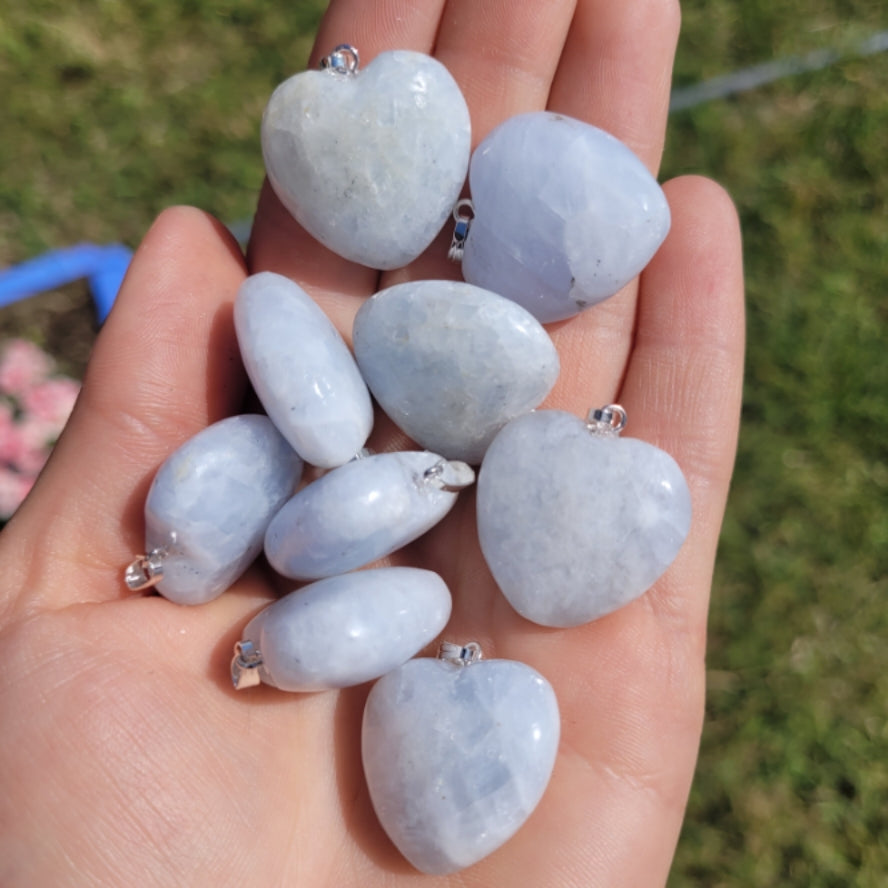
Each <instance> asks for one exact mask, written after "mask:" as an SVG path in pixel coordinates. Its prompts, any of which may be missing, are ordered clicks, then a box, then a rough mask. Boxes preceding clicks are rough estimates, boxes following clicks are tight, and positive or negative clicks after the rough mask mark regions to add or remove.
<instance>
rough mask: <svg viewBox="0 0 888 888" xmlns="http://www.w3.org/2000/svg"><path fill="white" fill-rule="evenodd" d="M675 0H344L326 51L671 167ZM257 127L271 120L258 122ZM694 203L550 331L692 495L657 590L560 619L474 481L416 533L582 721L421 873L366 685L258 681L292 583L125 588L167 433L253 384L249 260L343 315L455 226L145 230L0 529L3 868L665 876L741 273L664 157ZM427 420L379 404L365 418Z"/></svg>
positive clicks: (735, 412)
mask: <svg viewBox="0 0 888 888" xmlns="http://www.w3.org/2000/svg"><path fill="white" fill-rule="evenodd" d="M678 27H679V11H678V6H677V3H676V2H673V0H623V2H619V3H614V2H612V0H576V2H574V0H533V2H529V0H508V2H507V0H446V2H444V0H373V2H370V0H334V2H333V3H332V4H331V6H330V9H329V11H328V13H327V16H326V18H325V19H324V22H323V24H322V26H321V29H320V33H319V37H318V43H317V47H318V49H317V50H316V52H315V57H314V59H313V63H315V62H317V60H318V59H319V58H320V56H321V55H323V54H324V53H325V52H328V51H329V50H330V49H331V48H332V47H333V46H335V45H336V44H338V43H342V42H351V43H354V44H356V45H357V46H358V47H359V48H360V51H361V57H362V60H363V61H364V63H365V64H366V63H367V62H369V60H370V59H372V58H373V57H374V56H375V55H376V54H377V53H379V52H381V51H383V50H386V49H391V48H410V49H416V50H422V51H426V52H432V53H434V55H436V56H437V57H438V58H439V59H440V60H441V61H442V62H444V63H445V64H446V65H447V67H448V68H449V69H450V71H451V72H452V73H453V75H454V77H455V78H456V80H457V81H458V82H459V84H460V85H461V87H462V88H463V90H464V91H465V94H466V97H467V100H468V102H469V106H470V108H471V113H472V119H473V126H474V138H475V140H476V142H477V141H478V140H480V139H481V138H483V136H484V135H485V134H486V133H487V132H488V131H489V130H490V128H491V127H493V126H494V125H495V124H496V123H498V122H499V121H501V120H503V119H504V118H506V117H507V116H509V115H512V114H515V113H517V112H522V111H527V110H531V109H540V108H550V109H553V110H556V111H559V112H562V113H565V114H569V115H572V116H575V117H579V118H582V119H585V120H588V121H590V122H592V123H595V124H596V125H599V126H602V127H604V128H606V129H608V130H610V131H611V132H613V133H614V134H615V135H617V136H618V137H620V138H622V139H623V140H624V141H626V142H627V143H628V144H629V145H630V146H631V147H632V148H633V149H634V150H635V151H636V152H637V153H638V154H639V155H640V156H641V157H642V158H643V159H644V161H645V162H646V163H647V164H648V165H649V167H650V168H651V169H652V170H656V168H657V165H658V162H659V158H660V153H661V149H662V144H663V138H664V131H665V122H666V114H667V101H668V89H669V82H670V74H671V66H672V58H673V52H674V48H675V42H676V37H677V33H678ZM257 150H258V149H257ZM665 189H666V193H667V195H668V198H669V201H670V204H671V209H672V216H673V227H672V231H671V233H670V235H669V237H668V239H667V241H666V243H665V244H664V246H663V247H662V249H661V250H660V251H659V253H658V254H657V256H656V257H655V258H654V260H653V261H652V262H651V264H650V266H649V267H648V268H647V269H646V270H645V272H644V273H643V274H642V276H641V278H640V281H639V282H637V283H636V284H635V285H632V286H630V287H627V288H626V289H625V290H624V291H623V292H621V293H620V294H618V295H617V296H615V297H613V298H612V299H610V300H608V301H606V302H605V303H603V304H601V305H599V306H596V307H595V308H593V309H591V310H589V311H587V312H586V313H585V314H583V315H582V316H580V317H578V318H576V319H574V320H572V321H569V322H565V323H562V324H560V325H558V326H556V327H555V328H553V329H552V330H551V332H552V334H553V338H554V339H555V342H556V344H557V346H558V349H559V352H560V354H561V360H562V374H561V378H560V380H559V382H558V385H557V387H556V389H555V391H554V392H553V393H552V395H551V397H550V398H549V400H548V402H547V404H546V405H545V406H549V407H557V408H560V409H565V410H569V411H571V412H573V413H575V414H577V415H585V412H586V411H587V410H588V409H589V407H592V406H600V405H602V404H607V403H612V402H615V401H618V402H620V403H621V404H623V405H624V406H625V407H626V409H627V411H628V414H629V427H628V430H627V434H630V435H632V436H635V437H639V438H643V439H645V440H647V441H650V442H652V443H654V444H656V445H658V446H660V447H662V448H664V449H665V450H668V451H669V452H670V453H671V454H673V456H675V458H676V459H677V461H678V463H679V464H680V465H681V467H682V469H683V471H684V473H685V475H686V476H687V479H688V482H689V485H690V489H691V492H692V497H693V506H694V519H693V525H692V528H691V532H690V535H689V537H688V540H687V542H686V544H685V546H684V547H683V549H682V550H681V552H680V554H679V556H678V558H677V560H676V561H675V563H674V564H673V566H672V567H671V568H670V570H669V571H668V572H667V573H666V575H665V576H664V577H663V578H662V580H661V581H660V582H659V583H657V585H656V587H655V588H653V589H652V590H650V591H649V592H648V593H647V594H645V595H644V596H642V597H641V598H640V599H639V600H637V601H636V602H634V603H633V604H631V605H630V606H628V607H626V608H624V609H623V610H621V611H619V612H617V613H615V614H612V615H611V616H608V617H606V618H604V619H602V620H599V621H598V622H596V623H592V624H590V625H587V626H583V627H579V628H575V629H568V630H547V629H542V628H540V627H538V626H534V625H532V624H530V623H528V622H526V621H524V620H522V619H521V618H520V617H518V616H517V615H516V614H515V613H514V612H513V611H512V610H511V609H510V607H509V606H508V605H507V604H506V602H505V600H504V599H503V597H502V596H501V595H500V594H499V593H498V592H497V590H496V588H495V586H494V584H493V582H492V580H491V578H490V576H489V574H488V571H487V569H486V567H485V565H484V562H483V560H482V558H481V555H480V552H479V549H478V545H477V542H476V535H475V528H474V520H473V498H472V497H471V496H463V498H462V500H461V502H460V504H459V505H458V507H457V509H455V510H454V512H452V513H451V515H450V516H448V519H447V520H446V521H445V522H444V523H443V524H442V525H440V526H439V527H438V528H437V529H436V530H435V531H434V532H433V533H430V534H429V535H427V536H426V537H425V538H423V540H421V541H420V542H419V543H417V544H415V545H414V546H413V547H411V548H410V549H409V550H407V551H405V552H404V553H402V554H401V555H400V556H399V558H398V560H397V563H406V564H414V565H418V566H424V567H429V568H432V569H435V570H438V571H439V572H440V573H441V574H442V575H443V576H444V578H445V580H446V581H447V583H448V585H449V586H450V587H451V589H452V591H453V594H454V603H455V608H454V618H453V621H452V623H451V625H450V627H449V629H448V632H447V637H448V638H450V639H453V640H458V641H467V640H469V639H476V640H478V641H480V642H481V644H482V645H483V646H484V649H485V654H486V656H487V657H507V658H512V659H517V660H522V661H524V662H526V663H528V664H530V665H531V666H533V667H534V668H536V669H538V670H539V671H540V672H542V673H543V674H544V675H546V677H547V678H548V679H549V680H550V681H551V683H552V685H553V686H554V688H555V691H556V693H557V695H558V698H559V701H560V705H561V711H562V718H563V726H562V741H561V746H560V750H559V755H558V760H557V763H556V766H555V771H554V775H553V778H552V782H551V784H550V786H549V789H548V791H547V793H546V795H545V797H544V798H543V801H542V802H541V804H540V806H539V808H538V809H537V810H536V812H535V813H534V814H533V815H532V817H531V818H530V820H529V821H528V822H527V824H525V826H524V827H523V828H522V829H521V831H520V832H519V833H518V834H517V835H516V836H515V838H513V839H512V840H511V841H510V842H509V843H507V844H506V845H505V846H504V847H502V848H501V849H499V850H498V851H497V852H495V853H494V854H493V855H491V856H490V857H489V858H487V859H486V860H484V861H482V862H481V863H479V864H477V865H476V866H474V867H471V868H470V869H468V870H465V871H463V872H461V873H458V874H456V875H454V876H451V877H446V878H445V877H442V878H433V877H428V876H420V875H418V874H417V873H416V872H415V871H413V870H412V869H411V868H410V867H409V866H408V865H407V864H406V863H405V862H404V861H403V860H402V858H401V857H400V855H399V854H398V853H397V851H396V850H395V849H394V847H393V846H392V845H391V843H390V842H389V841H388V839H387V838H386V836H385V835H384V833H383V832H382V830H381V829H380V827H379V826H378V824H377V822H376V820H375V817H374V815H373V812H372V809H371V806H370V801H369V797H368V794H367V790H366V788H365V786H364V783H363V778H362V774H361V767H360V751H359V743H360V720H361V712H362V705H363V702H364V699H365V697H366V694H367V687H360V688H354V689H349V690H346V691H342V692H328V693H320V694H309V695H286V694H283V693H280V692H277V691H275V690H273V689H269V688H257V689H253V690H251V691H250V692H248V694H246V695H245V694H244V693H243V692H241V693H240V694H236V693H235V692H234V691H233V690H232V689H231V688H230V684H229V680H228V675H227V668H228V660H229V658H230V652H231V648H232V644H233V642H234V641H235V640H236V639H237V638H238V637H239V632H240V629H241V628H242V627H243V626H244V625H245V624H246V622H247V621H248V620H249V618H250V617H251V616H253V615H254V614H255V613H256V612H257V611H258V610H259V609H261V607H262V606H264V605H265V604H266V603H267V601H268V600H269V599H270V598H271V597H272V596H273V595H274V594H275V590H274V589H273V587H272V584H271V583H270V582H269V580H268V578H267V575H266V574H265V573H263V572H262V571H261V570H260V569H254V571H253V572H251V573H250V574H248V575H247V576H246V577H245V578H244V579H243V580H242V581H241V582H240V583H239V584H238V585H237V586H236V587H235V588H234V589H232V590H231V591H230V592H229V593H227V594H226V595H223V596H222V597H221V598H219V599H218V600H216V601H215V602H213V603H211V604H209V605H205V606H202V607H198V608H183V607H179V606H176V605H173V604H171V603H169V602H167V601H165V600H163V599H161V598H158V597H155V596H133V595H131V594H127V593H126V591H125V589H124V586H123V583H122V579H121V574H122V567H123V566H124V565H125V564H126V563H128V562H129V560H130V559H131V558H132V557H133V553H137V552H140V551H142V540H143V532H144V530H143V520H142V515H141V512H142V506H143V503H144V498H145V494H146V491H147V489H148V485H149V484H150V481H151V478H152V476H153V474H154V472H155V471H156V469H157V467H158V466H159V464H160V463H161V462H162V461H163V460H164V458H165V457H166V456H167V455H168V454H169V453H170V452H171V451H172V450H173V449H174V448H175V447H177V446H178V445H179V444H181V443H182V442H183V441H184V440H186V439H187V438H188V437H190V436H191V435H193V434H194V433H195V432H197V431H198V430H199V429H201V428H203V427H204V426H205V425H207V423H209V422H212V421H215V420H218V419H220V418H222V417H224V416H227V415H229V414H231V413H233V412H237V410H238V409H239V408H240V406H241V404H242V398H243V395H244V390H245V381H244V375H243V372H242V370H241V368H240V365H239V360H238V357H237V348H236V343H235V340H234V334H233V329H232V323H231V302H232V299H233V297H234V295H235V292H236V290H237V287H238V285H239V284H240V282H241V281H242V280H243V278H244V275H245V274H246V273H247V271H248V269H249V270H250V271H260V270H266V269H271V270H274V271H278V272H282V273H284V274H288V275H290V276H291V277H293V278H294V279H295V280H297V281H298V282H299V283H300V284H302V285H303V286H305V287H306V288H307V289H308V290H309V291H310V292H311V293H312V295H313V296H314V297H315V298H316V299H317V300H318V302H319V303H320V304H321V305H322V307H323V308H324V309H325V310H326V311H327V312H328V313H329V315H330V316H331V317H332V318H333V319H334V321H335V323H336V324H337V325H338V326H339V327H340V328H341V329H342V331H343V332H344V333H347V331H348V329H349V327H350V321H351V318H352V317H353V315H354V313H355V311H356V310H357V308H358V306H359V305H360V303H361V300H362V299H363V298H365V297H366V296H367V295H369V294H370V293H372V292H373V291H374V290H375V289H377V288H379V287H380V286H384V285H389V284H391V283H394V282H397V281H401V280H407V279H411V278H418V277H430V276H441V275H448V276H452V275H453V268H452V267H447V266H446V263H445V262H444V261H443V260H442V259H441V257H442V256H444V255H445V254H446V244H445V243H444V242H441V243H438V244H436V245H435V246H434V247H433V248H432V250H431V251H430V254H429V255H427V256H425V257H422V258H420V259H419V260H418V261H417V262H416V263H415V264H414V265H413V266H412V267H410V268H407V269H403V270H400V271H398V272H394V273H390V274H386V275H384V276H382V278H381V279H380V278H379V277H378V275H377V274H376V273H375V272H372V271H369V270H367V269H365V268H362V267H358V266H354V265H349V264H348V263H345V262H344V261H343V260H340V259H339V258H337V257H336V256H334V255H333V254H331V253H329V252H327V251H325V250H324V249H323V248H321V247H319V246H318V245H317V244H315V243H314V242H313V241H312V240H311V239H310V238H309V237H308V236H307V235H306V234H305V233H304V232H302V231H300V230H299V229H298V228H297V226H296V225H295V223H294V222H293V221H292V220H291V219H290V218H289V217H288V216H287V215H286V213H285V212H284V211H283V210H282V209H281V207H280V205H279V204H278V202H277V201H276V199H275V198H274V196H273V195H272V193H271V192H270V191H269V189H268V188H265V189H264V191H263V193H262V195H261V198H260V202H259V210H258V215H257V218H256V224H255V229H254V238H253V242H252V244H251V246H250V250H249V256H248V264H245V263H244V261H243V259H242V257H241V256H240V254H239V252H238V250H237V248H236V245H235V244H233V243H232V242H231V240H230V238H229V237H228V236H227V235H226V233H225V231H224V229H223V228H222V226H220V225H219V223H217V222H216V221H214V220H212V219H210V218H209V217H207V216H206V215H204V214H203V213H201V212H199V211H197V210H194V209H188V208H176V209H172V210H168V211H166V212H165V213H163V214H162V215H161V216H160V217H159V218H158V220H157V221H156V222H155V224H154V226H153V227H152V228H151V230H150V231H149V232H148V234H147V236H146V237H145V240H144V242H143V243H142V245H141V247H140V249H139V251H138V253H137V256H136V259H135V261H134V262H133V265H132V267H131V270H130V272H129V275H128V276H127V279H126V282H125V284H124V286H123V289H122V292H121V294H120V296H119V299H118V302H117V305H116V306H115V308H114V310H113V312H112V314H111V316H110V318H109V319H108V321H107V323H106V325H105V327H104V329H103V330H102V333H101V335H100V337H99V339H98V342H97V343H96V347H95V352H94V357H93V360H92V362H91V364H90V367H89V370H88V373H87V375H86V379H85V383H84V387H83V392H82V395H81V397H80V400H79V402H78V404H77V408H76V410H75V413H74V415H73V417H72V419H71V421H70V423H69V425H68V428H67V429H66V431H65V433H64V435H63V437H62V439H61V441H60V442H59V444H58V446H57V448H56V450H55V453H54V455H53V458H52V460H51V461H50V463H49V465H48V467H47V468H46V470H45V471H44V473H43V475H42V477H41V479H40V481H39V483H38V484H37V486H36V488H35V489H34V491H33V493H32V495H31V496H30V497H29V498H28V500H27V502H26V503H25V504H24V505H23V506H22V508H21V509H20V510H19V512H18V513H17V514H16V516H15V518H14V519H13V521H12V522H11V523H10V524H9V525H8V527H7V528H6V529H5V530H4V532H3V533H2V535H0V565H2V573H0V576H2V580H0V662H2V664H3V669H2V671H0V712H2V720H3V731H2V735H0V786H2V787H3V792H2V793H0V884H3V885H4V886H9V888H13V886H29V888H31V886H35V885H47V886H48V885H52V886H55V888H64V886H86V885H89V886H94V885H95V886H98V885H102V886H106V885H108V886H111V885H113V886H118V885H119V886H131V885H139V886H141V888H153V886H182V885H188V886H199V888H200V886H214V888H217V886H229V885H231V886H235V885H243V884H257V885H258V884H262V885H269V886H285V885H286V886H289V885H298V886H300V888H302V886H348V885H352V884H354V885H361V886H375V885H383V884H384V885H386V886H389V888H391V886H396V885H397V886H402V885H409V884H417V885H423V886H426V888H430V886H434V885H464V886H507V885H539V886H593V885H596V886H597V885H602V886H605V885H606V886H617V885H619V886H644V888H650V886H655V885H660V884H663V883H664V882H665V879H666V876H667V873H668V870H669V866H670V862H671V860H672V856H673V853H674V849H675V845H676V841H677V837H678V833H679V829H680V827H681V822H682V818H683V814H684V809H685V804H686V799H687V794H688V790H689V786H690V783H691V777H692V773H693V769H694V764H695V759H696V755H697V748H698V742H699V737H700V730H701V720H702V711H703V691H704V651H705V629H706V612H707V603H708V598H709V593H710V585H711V576H712V567H713V561H714V556H715V548H716V542H717V538H718V533H719V528H720V525H721V521H722V517H723V513H724V506H725V498H726V495H727V492H728V485H729V481H730V476H731V470H732V465H733V459H734V451H735V443H736V435H737V423H738V416H739V405H740V392H741V375H742V354H743V294H742V268H741V255H740V238H739V232H738V226H737V220H736V216H735V213H734V209H733V206H732V204H731V202H730V200H729V198H728V197H727V196H726V195H725V194H724V192H723V191H722V190H721V189H720V188H719V187H718V186H717V185H715V184H713V183H712V182H710V181H707V180H704V179H700V178H681V179H678V180H674V181H671V182H668V183H666V186H665ZM402 444H403V440H400V439H399V438H398V436H397V435H396V434H395V433H394V432H393V430H392V428H391V426H390V425H389V424H387V423H386V422H384V421H383V420H380V421H379V423H378V426H377V430H376V432H374V437H373V439H372V440H371V445H372V446H373V447H375V448H376V449H395V448H396V447H398V446H400V445H402Z"/></svg>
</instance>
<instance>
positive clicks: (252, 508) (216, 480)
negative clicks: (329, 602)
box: [124, 415, 302, 604]
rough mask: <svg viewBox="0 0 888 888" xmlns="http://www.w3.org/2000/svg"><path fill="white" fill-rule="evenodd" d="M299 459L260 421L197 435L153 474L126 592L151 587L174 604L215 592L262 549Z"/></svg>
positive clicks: (247, 419)
mask: <svg viewBox="0 0 888 888" xmlns="http://www.w3.org/2000/svg"><path fill="white" fill-rule="evenodd" d="M301 474H302V460H301V459H300V458H299V457H298V455H297V454H296V453H295V452H294V451H293V449H292V448H291V447H290V446H289V444H287V442H286V441H285V440H284V439H283V437H281V434H280V433H279V432H278V431H277V429H276V428H275V427H274V425H272V423H271V420H269V419H268V417H267V416H252V415H245V416H231V417H229V418H228V419H223V420H221V421H220V422H217V423H214V424H213V425H211V426H209V427H208V428H205V429H203V430H202V431H200V432H198V433H197V434H196V435H195V436H194V437H192V438H190V439H189V440H188V441H186V442H185V443H184V444H183V445H182V446H181V447H179V448H178V450H176V451H175V452H174V453H173V454H172V455H170V456H169V457H168V458H167V459H166V461H165V462H164V463H163V465H161V467H160V468H159V469H158V471H157V474H156V475H155V476H154V481H153V482H152V484H151V488H150V489H149V491H148V497H147V499H146V501H145V549H146V552H147V553H148V554H147V555H143V556H140V557H139V558H137V559H136V560H135V561H133V563H132V564H130V565H129V567H128V568H127V569H126V573H125V577H124V579H125V582H126V584H127V587H128V588H129V589H130V590H132V591H139V590H143V589H147V588H150V587H151V586H156V588H157V591H158V592H160V594H161V595H163V596H164V597H165V598H168V599H169V600H170V601H175V602H176V603H178V604H203V603H205V602H207V601H212V600H213V599H214V598H217V597H218V596H219V595H221V594H222V593H223V592H224V591H225V590H226V589H227V588H228V587H229V586H230V585H231V584H232V583H233V582H234V581H235V580H236V579H237V578H238V577H239V576H240V575H241V574H242V573H243V572H244V571H245V570H246V569H247V567H248V566H249V565H250V563H251V562H252V561H253V560H254V559H255V558H256V556H257V555H258V554H259V553H260V552H261V551H262V542H263V539H264V537H265V531H266V529H267V528H268V524H269V522H270V521H271V519H272V517H273V516H274V515H275V513H276V512H277V511H278V509H280V507H281V506H282V505H283V504H284V503H285V502H286V501H287V499H288V497H290V495H291V494H292V493H293V489H294V488H295V486H296V484H297V483H298V481H299V478H300V476H301Z"/></svg>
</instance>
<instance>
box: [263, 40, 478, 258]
mask: <svg viewBox="0 0 888 888" xmlns="http://www.w3.org/2000/svg"><path fill="white" fill-rule="evenodd" d="M470 142H471V124H470V120H469V110H468V107H467V106H466V102H465V99H464V98H463V95H462V93H461V92H460V89H459V87H458V86H457V85H456V81H454V79H453V78H452V77H451V76H450V74H449V73H448V71H447V69H446V68H445V67H444V66H443V65H442V64H441V63H440V62H438V61H436V60H435V59H433V58H431V57H430V56H427V55H423V54H422V53H418V52H410V51H406V50H398V51H394V52H385V53H382V54H381V55H379V56H377V57H376V58H375V59H374V60H373V61H372V62H371V63H370V64H369V65H367V67H366V68H364V69H359V67H358V54H357V50H356V49H354V47H350V46H342V47H339V48H338V49H337V50H336V51H335V52H334V53H333V54H331V55H330V56H329V57H328V59H327V60H326V65H325V67H324V69H323V70H320V71H305V72H303V73H301V74H297V75H295V76H294V77H291V78H290V79H289V80H286V81H284V83H282V84H281V85H280V86H279V87H278V88H277V89H276V90H275V92H274V94H273V95H272V97H271V99H270V101H269V103H268V107H267V108H266V110H265V115H264V117H263V120H262V152H263V155H264V157H265V168H266V171H267V172H268V178H269V181H270V182H271V184H272V187H273V188H274V190H275V192H276V193H277V195H278V197H279V198H280V200H281V202H282V203H283V204H284V206H285V207H286V208H287V209H288V210H289V211H290V212H291V213H292V214H293V216H294V217H295V218H296V220H297V221H298V222H299V223H300V224H301V225H302V226H303V227H304V228H305V229H306V230H307V231H308V232H309V233H310V234H311V235H312V236H313V237H315V238H316V239H317V240H319V241H320V242H321V243H322V244H324V245H325V246H326V247H328V248H329V249H331V250H333V251H334V252H335V253H338V254H339V255H340V256H344V257H345V258H346V259H350V260H351V261H353V262H360V263H361V264H363V265H369V266H370V267H372V268H383V269H385V268H398V267H400V266H402V265H406V264H407V263H408V262H410V261H411V260H413V259H415V258H416V257H417V256H418V255H419V254H420V253H422V251H423V250H425V248H426V247H427V246H428V245H429V244H430V243H431V242H432V240H433V239H434V237H435V235H436V234H437V233H438V232H439V231H440V230H441V228H442V226H443V225H444V222H445V221H446V219H447V216H448V214H449V213H450V209H451V207H452V206H453V204H454V202H455V201H456V199H457V197H458V196H459V192H460V190H461V189H462V186H463V183H464V182H465V177H466V171H467V169H468V163H469V149H470Z"/></svg>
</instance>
